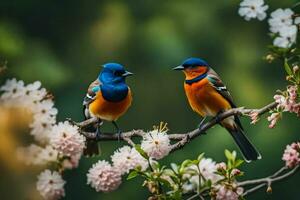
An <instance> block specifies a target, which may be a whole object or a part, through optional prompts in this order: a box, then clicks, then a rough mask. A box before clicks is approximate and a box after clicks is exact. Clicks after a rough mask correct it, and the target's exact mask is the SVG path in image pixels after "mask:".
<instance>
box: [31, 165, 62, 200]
mask: <svg viewBox="0 0 300 200" xmlns="http://www.w3.org/2000/svg"><path fill="white" fill-rule="evenodd" d="M65 183H66V182H65V181H64V180H63V179H62V177H61V175H60V174H59V173H58V172H56V171H53V172H51V171H50V170H48V169H47V170H45V171H43V172H42V173H41V174H40V175H39V176H38V181H37V184H36V186H37V190H38V191H39V192H40V194H41V195H42V197H43V198H44V199H47V200H56V199H60V198H61V197H64V196H65V190H64V185H65Z"/></svg>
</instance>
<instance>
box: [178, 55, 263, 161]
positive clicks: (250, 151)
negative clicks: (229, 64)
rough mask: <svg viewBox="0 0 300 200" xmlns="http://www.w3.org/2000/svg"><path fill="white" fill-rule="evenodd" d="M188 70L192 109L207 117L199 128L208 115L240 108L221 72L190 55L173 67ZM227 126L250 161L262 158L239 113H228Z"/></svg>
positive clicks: (225, 121)
mask: <svg viewBox="0 0 300 200" xmlns="http://www.w3.org/2000/svg"><path fill="white" fill-rule="evenodd" d="M173 69H174V70H182V71H183V72H184V74H185V77H186V79H185V82H184V90H185V93H186V96H187V99H188V101H189V104H190V106H191V107H192V109H193V110H194V111H195V112H196V113H198V114H199V115H200V116H201V117H203V119H202V121H201V123H200V125H199V128H200V129H201V125H202V123H203V122H204V120H205V118H206V117H217V116H218V114H220V113H221V112H224V111H226V110H229V109H231V108H236V106H235V104H234V102H233V99H232V97H231V95H230V93H229V91H228V90H227V88H226V86H225V85H224V84H223V82H222V80H221V79H220V77H219V76H218V74H217V73H216V72H215V71H214V70H213V69H212V68H211V67H210V66H209V65H208V64H207V62H206V61H204V60H202V59H199V58H189V59H187V60H185V61H184V62H183V63H182V64H181V65H180V66H178V67H175V68H173ZM220 125H221V126H223V127H224V128H226V129H227V131H228V132H229V133H230V134H231V136H232V137H233V139H234V141H235V142H236V144H237V145H238V147H239V148H240V150H241V152H242V154H243V156H244V158H245V160H246V161H248V162H250V161H252V160H257V159H260V158H261V155H260V154H259V152H258V151H257V150H256V149H255V147H254V146H253V145H252V144H251V142H250V141H249V140H248V138H247V137H246V136H245V134H244V130H243V127H242V125H241V122H240V120H239V118H238V117H237V116H231V117H228V118H226V119H224V120H222V121H221V122H220Z"/></svg>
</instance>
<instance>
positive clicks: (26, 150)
mask: <svg viewBox="0 0 300 200" xmlns="http://www.w3.org/2000/svg"><path fill="white" fill-rule="evenodd" d="M42 151H43V148H42V147H40V146H38V145H35V144H31V145H30V146H28V147H19V148H18V149H17V157H18V159H19V160H20V161H22V162H24V163H25V164H26V165H43V164H45V162H44V160H43V159H42V158H41V152H42Z"/></svg>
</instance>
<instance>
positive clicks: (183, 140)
mask: <svg viewBox="0 0 300 200" xmlns="http://www.w3.org/2000/svg"><path fill="white" fill-rule="evenodd" d="M276 105H277V103H275V102H272V103H270V104H268V105H266V106H264V107H262V108H260V109H246V108H244V107H240V108H233V109H230V110H228V111H225V112H223V113H221V114H219V115H218V116H217V117H215V118H212V119H211V120H210V121H208V122H206V123H205V124H203V125H202V126H201V127H200V128H197V129H195V130H193V131H190V132H187V133H179V134H169V135H168V136H169V139H170V140H173V141H177V142H175V143H174V144H173V145H172V146H171V151H172V152H173V151H176V150H178V149H181V148H183V147H184V146H185V145H186V144H187V143H189V142H190V141H191V140H192V139H194V138H196V137H198V136H200V135H203V134H205V132H206V131H207V130H208V129H210V128H212V127H213V126H214V125H216V124H218V123H219V122H220V121H222V120H224V119H226V118H227V117H230V116H233V115H249V114H250V113H252V112H257V113H258V115H262V114H264V113H266V112H268V111H270V110H272V109H273V108H275V107H276ZM67 120H68V121H69V122H70V123H72V124H74V125H76V126H78V127H79V128H80V133H81V134H83V135H84V136H85V137H86V138H88V139H94V140H96V135H95V133H94V132H87V131H85V129H86V128H87V127H90V126H93V125H95V124H97V123H98V122H99V120H98V119H97V118H91V119H88V120H85V121H82V122H74V121H72V120H71V119H67ZM145 134H146V132H145V131H143V130H132V131H128V132H123V133H122V134H121V136H120V137H118V134H117V133H103V134H101V135H100V137H99V138H97V139H98V141H110V140H119V139H120V140H124V141H126V142H127V143H128V144H130V145H132V146H133V145H134V143H133V141H132V139H133V138H136V137H143V135H145Z"/></svg>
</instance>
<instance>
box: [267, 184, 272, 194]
mask: <svg viewBox="0 0 300 200" xmlns="http://www.w3.org/2000/svg"><path fill="white" fill-rule="evenodd" d="M267 193H269V194H270V193H272V187H271V186H268V188H267Z"/></svg>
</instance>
